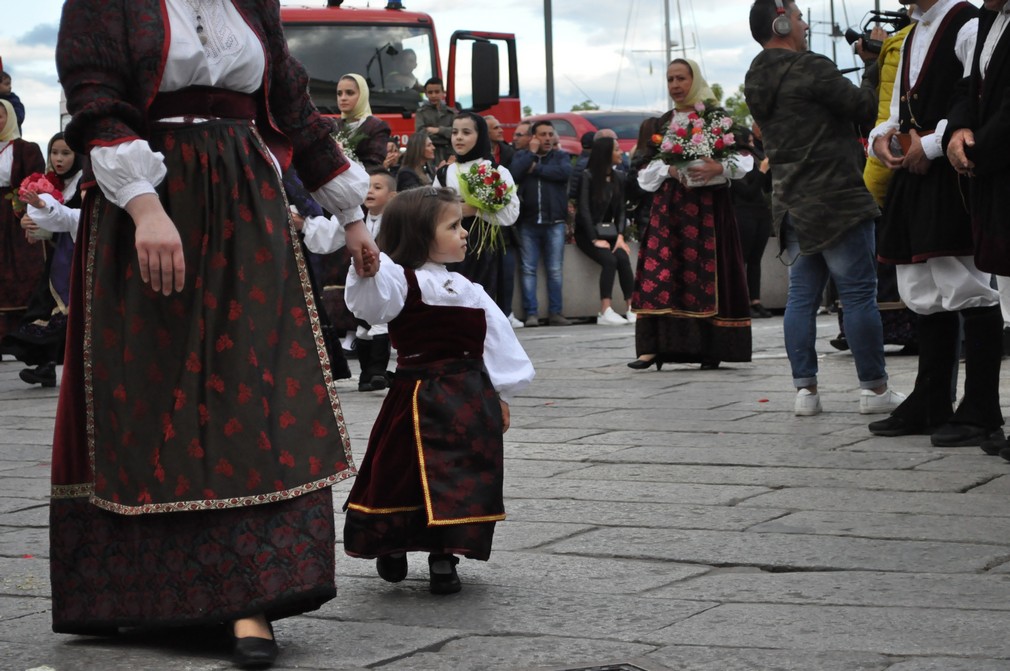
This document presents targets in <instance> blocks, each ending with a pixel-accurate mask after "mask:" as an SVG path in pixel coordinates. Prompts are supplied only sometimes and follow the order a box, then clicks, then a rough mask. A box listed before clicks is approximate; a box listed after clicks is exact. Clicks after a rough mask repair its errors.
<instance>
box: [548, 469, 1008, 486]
mask: <svg viewBox="0 0 1010 671" xmlns="http://www.w3.org/2000/svg"><path fill="white" fill-rule="evenodd" d="M565 477H567V478H572V479H578V480H588V481H593V482H595V481H599V480H609V479H613V480H625V481H630V482H698V483H706V484H714V485H715V484H724V485H755V486H764V487H772V488H774V487H805V486H810V487H837V488H840V489H855V490H858V489H879V490H887V491H899V492H901V491H905V492H916V491H927V492H932V491H935V492H960V491H964V490H968V489H971V488H972V487H975V486H976V485H979V484H981V483H985V482H988V481H989V480H990V479H991V476H988V475H984V474H975V473H963V472H930V471H913V470H904V471H891V470H865V469H862V470H852V469H842V468H789V467H784V466H780V467H768V468H759V467H748V466H698V465H691V464H680V465H676V466H674V465H667V464H606V465H592V466H588V467H586V468H583V469H581V470H577V471H572V472H570V473H568V474H566V476H565Z"/></svg>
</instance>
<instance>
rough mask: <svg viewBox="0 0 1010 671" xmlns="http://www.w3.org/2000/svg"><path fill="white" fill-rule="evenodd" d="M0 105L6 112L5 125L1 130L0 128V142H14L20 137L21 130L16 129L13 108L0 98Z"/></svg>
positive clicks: (16, 124) (15, 117) (15, 116)
mask: <svg viewBox="0 0 1010 671" xmlns="http://www.w3.org/2000/svg"><path fill="white" fill-rule="evenodd" d="M0 105H3V106H4V109H5V110H7V123H6V124H5V125H4V127H3V128H0V142H8V141H10V140H16V139H18V138H19V137H21V130H20V129H19V128H18V117H17V114H15V113H14V106H13V105H11V104H10V103H9V102H7V101H6V100H4V99H3V98H0Z"/></svg>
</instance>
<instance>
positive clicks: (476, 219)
mask: <svg viewBox="0 0 1010 671" xmlns="http://www.w3.org/2000/svg"><path fill="white" fill-rule="evenodd" d="M450 142H451V144H452V151H453V154H454V155H455V157H456V161H455V162H454V163H450V164H448V165H445V166H443V167H441V168H439V169H438V172H437V173H436V174H435V182H434V186H445V187H448V188H450V189H452V190H453V191H455V192H456V193H459V194H461V195H460V197H461V199H462V200H463V227H464V228H465V229H466V231H467V234H468V235H469V240H468V245H467V249H466V258H465V259H464V260H463V262H462V263H453V264H450V265H449V266H448V268H449V270H450V271H452V272H455V273H459V274H460V275H462V276H463V277H465V278H467V279H468V280H470V281H471V282H475V283H476V284H479V285H481V286H482V287H484V291H486V292H487V294H488V295H489V296H491V298H492V299H497V297H498V290H499V287H500V285H501V277H500V271H501V256H502V252H503V250H504V240H503V239H502V231H501V230H497V229H498V228H499V227H501V226H511V225H513V224H514V223H516V219H518V218H519V197H518V196H517V195H516V194H515V180H513V179H512V173H510V172H509V171H508V170H507V169H505V168H503V167H501V166H499V165H496V164H495V163H494V161H493V160H492V159H491V136H490V135H489V134H488V130H487V123H486V122H485V121H484V117H482V116H480V115H479V114H474V113H473V112H461V113H460V114H457V115H456V118H455V119H454V120H453V122H452V138H451V140H450ZM479 171H483V173H485V174H487V175H488V176H487V177H486V178H481V180H480V181H483V180H484V179H488V180H492V181H493V182H494V184H495V186H496V188H498V189H501V190H502V191H503V192H504V195H503V196H502V197H501V198H499V199H497V202H493V201H492V199H491V198H490V197H485V198H484V199H483V202H482V201H481V197H480V196H479V195H478V194H477V193H476V191H475V189H474V188H472V187H469V186H468V184H469V183H470V182H473V181H475V176H476V175H477V173H478V172H479ZM461 182H463V184H462V186H461Z"/></svg>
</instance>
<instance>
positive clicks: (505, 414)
mask: <svg viewBox="0 0 1010 671" xmlns="http://www.w3.org/2000/svg"><path fill="white" fill-rule="evenodd" d="M498 404H499V405H500V406H501V423H502V429H501V432H502V433H505V432H506V431H508V430H509V424H511V422H512V414H511V413H510V412H509V404H508V403H506V402H505V401H503V400H501V399H500V398H499V399H498Z"/></svg>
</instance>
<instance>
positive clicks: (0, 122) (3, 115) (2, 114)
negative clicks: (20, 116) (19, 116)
mask: <svg viewBox="0 0 1010 671" xmlns="http://www.w3.org/2000/svg"><path fill="white" fill-rule="evenodd" d="M6 125H7V108H6V107H4V106H3V105H0V130H3V128H4V126H6Z"/></svg>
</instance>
